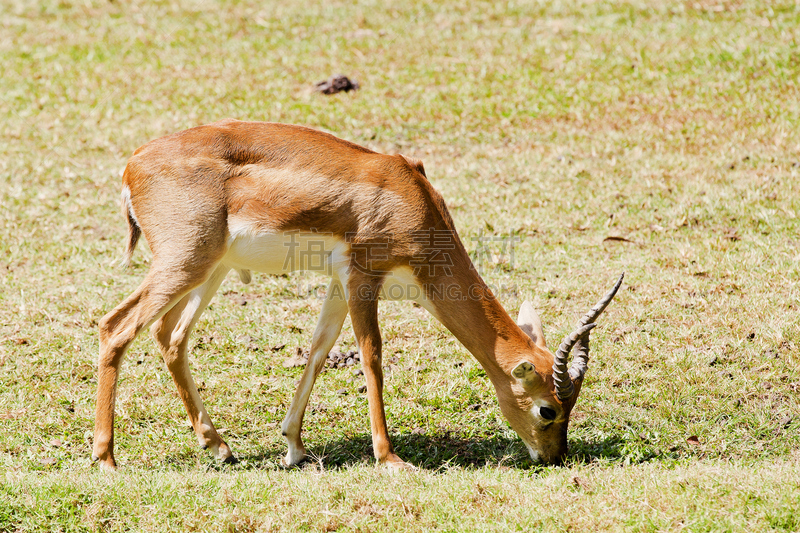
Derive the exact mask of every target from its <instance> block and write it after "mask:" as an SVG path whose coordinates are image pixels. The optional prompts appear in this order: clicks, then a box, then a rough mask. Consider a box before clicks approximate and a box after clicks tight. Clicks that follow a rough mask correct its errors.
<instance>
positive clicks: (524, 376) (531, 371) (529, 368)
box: [511, 361, 537, 383]
mask: <svg viewBox="0 0 800 533" xmlns="http://www.w3.org/2000/svg"><path fill="white" fill-rule="evenodd" d="M511 375H512V376H514V377H515V378H517V379H518V380H520V381H521V382H523V383H530V382H531V381H533V380H534V379H535V378H536V376H537V374H536V369H535V368H534V367H533V364H532V363H530V362H529V361H522V362H521V363H520V364H518V365H517V366H515V367H514V370H512V371H511Z"/></svg>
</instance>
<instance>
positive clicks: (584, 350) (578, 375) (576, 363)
mask: <svg viewBox="0 0 800 533" xmlns="http://www.w3.org/2000/svg"><path fill="white" fill-rule="evenodd" d="M624 277H625V273H624V272H623V273H622V274H621V275H620V277H619V279H618V280H617V282H616V283H615V284H614V287H613V288H612V289H611V290H610V291H608V294H606V295H605V296H603V298H602V299H601V300H600V301H599V302H597V305H595V306H594V307H592V308H591V309H590V310H589V312H588V313H586V316H584V317H583V318H582V319H581V320H580V322H578V324H579V325H583V324H589V323H593V322H595V321H596V320H597V318H598V317H599V316H600V315H601V314H602V313H603V311H605V309H606V307H608V304H610V303H611V300H613V299H614V296H616V295H617V291H618V290H619V288H620V287H621V286H622V280H623V278H624ZM588 367H589V335H588V334H587V335H586V336H584V337H581V338H580V339H578V343H577V344H576V345H575V357H574V358H573V359H572V366H570V369H569V377H570V378H571V379H572V380H573V381H577V380H579V379H583V376H584V375H585V374H586V369H587V368H588Z"/></svg>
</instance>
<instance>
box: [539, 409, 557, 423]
mask: <svg viewBox="0 0 800 533" xmlns="http://www.w3.org/2000/svg"><path fill="white" fill-rule="evenodd" d="M539 414H540V415H542V418H544V419H545V420H555V419H556V412H555V411H554V410H553V409H550V408H549V407H540V408H539Z"/></svg>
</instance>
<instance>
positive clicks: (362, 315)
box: [349, 284, 414, 470]
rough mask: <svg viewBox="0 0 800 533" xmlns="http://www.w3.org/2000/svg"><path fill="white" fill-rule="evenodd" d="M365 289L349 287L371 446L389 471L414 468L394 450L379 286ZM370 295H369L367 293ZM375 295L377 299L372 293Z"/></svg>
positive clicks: (351, 315) (376, 456)
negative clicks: (386, 401) (385, 383)
mask: <svg viewBox="0 0 800 533" xmlns="http://www.w3.org/2000/svg"><path fill="white" fill-rule="evenodd" d="M379 286H380V285H379V284H375V286H374V291H373V290H369V291H365V290H364V286H363V285H362V286H361V287H358V286H356V287H354V286H351V287H350V291H349V306H350V317H351V319H352V320H353V330H354V332H355V334H356V339H357V340H358V347H359V350H360V351H361V362H362V365H363V368H364V377H366V381H367V400H368V402H369V420H370V426H371V429H372V449H373V452H374V453H375V458H376V459H377V460H378V462H379V463H381V464H383V465H385V466H387V467H389V469H390V470H403V469H408V468H414V467H413V465H411V464H409V463H406V462H405V461H403V460H402V459H400V457H398V456H397V455H396V454H395V453H394V449H393V448H392V442H391V441H390V440H389V429H388V427H387V425H386V412H385V410H384V406H383V369H382V368H381V344H382V341H381V332H380V328H379V326H378V288H379ZM366 294H369V295H370V297H368V298H365V297H364V296H365V295H366ZM372 295H374V298H372V297H371V296H372Z"/></svg>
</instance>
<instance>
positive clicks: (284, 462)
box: [281, 448, 308, 468]
mask: <svg viewBox="0 0 800 533" xmlns="http://www.w3.org/2000/svg"><path fill="white" fill-rule="evenodd" d="M306 459H308V455H306V451H305V450H304V449H303V448H300V449H292V448H289V451H288V452H287V453H286V456H285V457H281V466H282V467H284V468H293V467H295V466H300V464H302V463H303V462H304V461H305V460H306Z"/></svg>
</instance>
